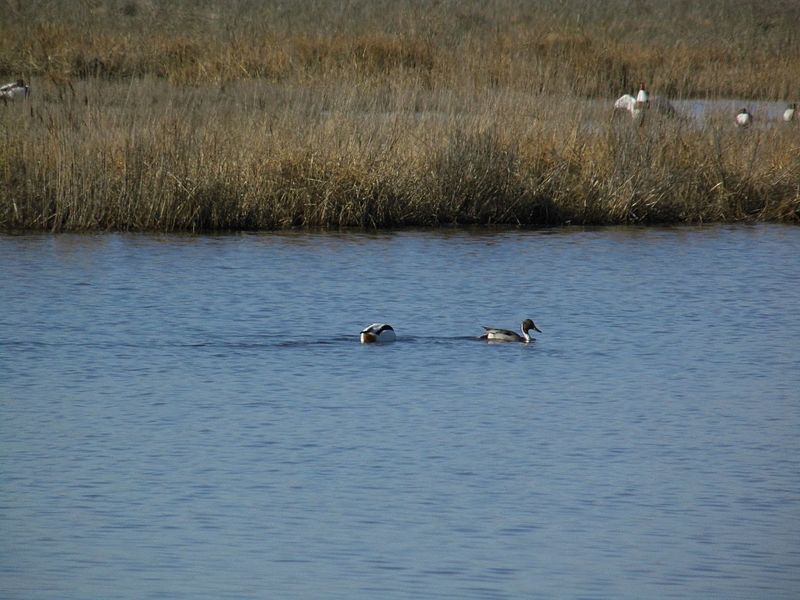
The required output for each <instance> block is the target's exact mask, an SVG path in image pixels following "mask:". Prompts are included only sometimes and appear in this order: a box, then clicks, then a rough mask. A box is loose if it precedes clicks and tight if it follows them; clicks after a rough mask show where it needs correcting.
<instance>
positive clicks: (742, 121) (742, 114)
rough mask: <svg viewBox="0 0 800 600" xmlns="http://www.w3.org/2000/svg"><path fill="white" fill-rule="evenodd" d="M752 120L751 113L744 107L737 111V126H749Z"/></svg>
mask: <svg viewBox="0 0 800 600" xmlns="http://www.w3.org/2000/svg"><path fill="white" fill-rule="evenodd" d="M752 122H753V115H751V114H750V113H749V112H747V109H746V108H743V109H742V110H740V111H739V114H737V115H736V126H737V127H750V124H751V123H752Z"/></svg>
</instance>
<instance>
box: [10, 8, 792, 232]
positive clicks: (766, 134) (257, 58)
mask: <svg viewBox="0 0 800 600" xmlns="http://www.w3.org/2000/svg"><path fill="white" fill-rule="evenodd" d="M2 10H3V11H4V13H5V18H4V19H3V20H2V22H0V74H2V75H3V77H4V78H6V79H8V80H12V79H16V78H17V77H24V78H25V79H26V81H28V80H29V81H30V82H31V84H32V93H31V96H30V97H29V98H27V99H26V100H24V101H20V102H13V103H11V102H10V103H8V104H7V105H0V134H1V135H2V138H3V142H2V144H0V226H2V227H3V228H5V229H22V228H33V229H47V230H54V231H62V230H86V229H113V230H162V231H172V230H191V231H200V230H222V229H273V228H286V227H347V226H357V227H369V228H373V227H375V228H380V227H392V226H407V225H408V226H411V225H414V226H427V225H443V224H523V225H547V224H559V223H565V222H571V223H581V224H601V223H631V222H644V223H655V222H659V223H671V222H707V221H730V220H750V219H762V220H781V221H797V220H798V219H800V129H798V127H797V123H792V124H787V125H784V124H780V123H777V122H776V123H768V122H766V120H765V119H763V118H761V119H760V120H759V115H758V114H757V113H756V123H755V126H754V127H752V128H750V129H748V130H746V131H740V130H737V129H736V127H734V126H733V114H727V113H720V114H711V115H709V116H708V118H706V119H704V120H703V121H702V123H699V122H697V121H696V120H693V119H691V118H667V117H659V116H657V115H655V114H649V115H647V116H646V117H645V119H644V121H643V122H642V123H641V124H634V123H633V122H632V121H631V120H630V119H620V118H613V115H612V110H611V106H612V104H613V100H614V98H615V97H617V96H618V95H619V94H621V93H623V92H633V91H634V90H635V88H636V87H637V85H638V82H639V81H640V80H644V81H646V82H648V86H649V88H650V89H651V90H652V91H653V92H654V93H655V94H658V95H661V96H665V97H670V98H673V99H681V98H703V99H715V98H731V97H736V98H748V99H752V100H756V99H760V100H795V99H796V97H797V96H798V95H800V61H798V60H797V57H798V56H800V29H799V28H798V27H797V26H796V24H797V23H798V22H800V5H797V3H794V2H790V1H788V0H787V1H780V0H772V1H768V2H763V3H759V4H757V5H756V4H753V3H750V2H745V1H742V0H723V1H720V2H714V3H693V2H686V1H682V0H671V1H667V2H661V3H651V2H639V1H634V0H609V1H607V2H590V1H589V0H566V1H558V2H557V1H554V0H553V1H551V0H545V1H543V2H536V3H531V2H523V1H522V0H498V1H495V2H490V3H483V2H477V0H474V1H473V0H467V1H463V2H462V1H459V2H456V1H455V0H453V1H442V2H436V3H430V2H423V1H413V0H400V1H397V2H389V1H388V0H387V1H383V0H375V1H369V0H354V1H352V2H345V3H342V2H334V1H332V0H330V1H329V0H319V1H317V2H293V3H279V2H271V1H267V2H256V1H255V0H251V1H248V0H240V1H239V2H231V3H229V4H226V7H224V8H223V7H221V5H219V3H216V2H211V1H206V0H194V1H190V0H176V1H175V2H169V3H167V2H155V1H146V0H126V1H118V2H115V1H106V2H102V1H99V0H97V1H88V0H87V1H84V2H81V3H72V2H67V1H66V0H51V1H49V2H48V1H40V2H36V1H33V2H15V1H13V0H9V1H8V2H7V3H6V4H5V5H4V7H3V9H2Z"/></svg>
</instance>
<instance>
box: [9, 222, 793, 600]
mask: <svg viewBox="0 0 800 600" xmlns="http://www.w3.org/2000/svg"><path fill="white" fill-rule="evenodd" d="M799 300H800V228H798V227H789V226H758V227H713V228H704V229H695V228H677V229H636V228H628V229H601V230H592V231H580V230H564V231H561V230H556V231H545V232H496V233H469V232H458V233H450V234H447V233H441V232H439V233H435V232H403V233H392V234H376V235H362V234H341V235H337V234H327V235H326V234H319V235H314V234H303V235H243V236H220V237H189V236H185V237H184V236H136V235H77V236H72V235H60V236H46V235H41V236H40V235H35V236H13V237H11V236H0V411H1V412H0V597H2V598H3V599H25V600H38V599H59V600H65V599H66V600H68V599H87V598H105V599H113V598H124V599H142V598H159V599H184V598H185V599H206V598H207V599H221V598H315V599H316V598H322V599H329V598H347V599H372V598H398V599H400V598H403V599H405V598H408V599H410V598H415V599H416V598H481V599H483V598H532V597H536V598H612V597H613V598H631V599H633V598H648V597H649V598H655V597H658V598H709V597H719V598H748V599H750V598H773V599H774V598H797V597H798V595H799V594H800V341H799V340H800V310H798V307H799V306H800V304H799V303H798V301H799ZM525 317H531V318H533V319H534V320H535V321H536V323H537V325H538V326H539V327H540V328H541V329H542V330H543V333H541V334H537V341H536V342H535V343H533V344H530V345H527V346H526V345H522V344H491V345H490V344H486V343H483V342H480V341H476V340H475V339H474V337H475V336H477V335H478V334H480V332H481V330H480V325H481V324H486V325H495V326H504V327H510V328H515V327H517V326H518V324H519V322H520V321H521V320H522V319H523V318H525ZM383 320H385V321H388V322H390V323H392V324H394V326H395V328H396V330H397V333H398V337H399V341H398V342H397V343H396V344H393V345H388V346H384V347H376V346H362V345H360V344H359V343H358V332H359V331H360V329H361V328H362V327H364V326H365V325H367V324H369V323H371V322H373V321H383Z"/></svg>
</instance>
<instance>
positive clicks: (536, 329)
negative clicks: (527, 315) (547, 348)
mask: <svg viewBox="0 0 800 600" xmlns="http://www.w3.org/2000/svg"><path fill="white" fill-rule="evenodd" d="M533 330H534V331H538V332H539V333H542V330H541V329H539V328H538V327H537V326H536V325H534V326H533Z"/></svg>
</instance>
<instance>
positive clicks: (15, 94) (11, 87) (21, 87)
mask: <svg viewBox="0 0 800 600" xmlns="http://www.w3.org/2000/svg"><path fill="white" fill-rule="evenodd" d="M30 93H31V86H29V85H25V81H23V80H22V79H17V80H16V81H15V82H13V83H7V84H5V85H3V86H0V98H2V99H3V100H5V101H7V100H15V99H16V98H25V97H26V96H28V95H30Z"/></svg>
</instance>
